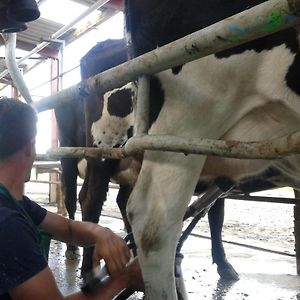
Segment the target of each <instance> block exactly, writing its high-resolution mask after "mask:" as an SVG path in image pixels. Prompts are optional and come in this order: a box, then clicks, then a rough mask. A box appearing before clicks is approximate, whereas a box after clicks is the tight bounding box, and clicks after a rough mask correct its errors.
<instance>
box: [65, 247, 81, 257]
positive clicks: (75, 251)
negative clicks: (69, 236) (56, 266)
mask: <svg viewBox="0 0 300 300" xmlns="http://www.w3.org/2000/svg"><path fill="white" fill-rule="evenodd" d="M65 256H66V258H67V259H70V260H74V259H79V258H80V251H79V248H78V247H77V246H72V245H67V250H66V252H65Z"/></svg>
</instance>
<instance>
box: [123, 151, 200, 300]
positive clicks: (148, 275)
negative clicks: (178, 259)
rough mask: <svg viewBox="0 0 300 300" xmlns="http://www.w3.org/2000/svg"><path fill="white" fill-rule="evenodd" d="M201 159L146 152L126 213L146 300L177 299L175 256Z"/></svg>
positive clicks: (192, 156)
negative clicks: (141, 274) (134, 242)
mask: <svg viewBox="0 0 300 300" xmlns="http://www.w3.org/2000/svg"><path fill="white" fill-rule="evenodd" d="M203 161H204V160H203V158H201V157H200V156H195V155H188V156H184V155H183V154H174V153H172V154H171V153H157V152H156V153H154V151H152V152H146V154H145V157H144V161H143V165H142V169H141V172H140V174H139V177H138V180H137V183H136V184H135V187H134V189H133V191H132V193H131V195H130V198H129V202H128V205H127V212H128V217H129V220H130V223H131V225H132V227H133V234H134V238H135V241H136V244H137V247H138V256H139V261H140V264H141V269H142V273H143V277H144V281H145V289H146V291H145V297H146V299H156V300H162V299H164V300H174V299H178V297H177V294H176V288H175V275H174V264H175V252H176V245H177V242H178V238H179V235H180V233H181V230H182V220H183V216H184V213H185V211H186V207H187V204H188V202H189V200H190V198H191V196H192V194H193V191H194V189H195V186H196V181H197V179H198V177H199V170H200V169H201V167H202V164H203Z"/></svg>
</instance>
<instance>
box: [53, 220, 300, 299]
mask: <svg viewBox="0 0 300 300" xmlns="http://www.w3.org/2000/svg"><path fill="white" fill-rule="evenodd" d="M101 225H104V226H108V227H110V228H111V229H112V230H114V231H115V232H116V233H120V234H121V233H122V231H123V223H122V221H120V220H117V219H113V218H108V217H104V216H102V217H101ZM225 247H226V253H227V258H228V260H229V261H230V262H231V264H232V265H233V266H234V268H235V270H236V271H237V272H238V273H239V275H240V280H239V281H237V282H225V281H223V280H221V279H220V278H219V275H218V274H217V270H216V266H215V265H212V263H211V256H210V241H209V240H206V239H203V238H196V237H193V236H190V237H189V238H188V240H187V241H186V242H185V244H184V247H183V254H184V259H183V262H182V270H183V275H184V278H185V283H186V289H187V291H188V295H189V299H190V300H199V299H217V300H244V299H245V300H260V299H263V300H269V299H270V300H274V299H276V300H279V299H280V300H287V299H300V276H298V275H296V263H295V258H294V257H290V256H285V255H280V254H273V253H268V252H264V251H258V250H253V249H248V248H244V247H241V246H236V245H231V244H226V245H225ZM65 249H66V246H65V245H64V244H62V243H59V242H56V241H52V245H51V253H50V258H49V265H50V268H51V269H52V271H53V273H54V276H55V278H56V280H57V283H58V286H59V288H60V290H61V291H62V293H63V294H65V295H68V294H70V293H73V292H76V291H78V290H79V287H80V283H81V279H80V264H81V261H80V259H79V260H67V259H66V258H65V256H64V252H65ZM130 299H142V294H141V293H137V294H135V295H133V296H132V297H130Z"/></svg>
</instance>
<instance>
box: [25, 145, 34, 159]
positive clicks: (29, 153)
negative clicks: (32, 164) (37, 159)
mask: <svg viewBox="0 0 300 300" xmlns="http://www.w3.org/2000/svg"><path fill="white" fill-rule="evenodd" d="M24 150H25V155H26V156H27V157H30V156H32V151H33V148H32V142H29V143H27V144H26V145H25V147H24Z"/></svg>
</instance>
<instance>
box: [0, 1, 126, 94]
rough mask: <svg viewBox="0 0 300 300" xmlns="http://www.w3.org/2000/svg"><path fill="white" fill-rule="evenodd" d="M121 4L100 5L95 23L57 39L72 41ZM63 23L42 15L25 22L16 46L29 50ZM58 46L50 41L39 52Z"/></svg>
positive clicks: (2, 66)
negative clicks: (25, 28)
mask: <svg viewBox="0 0 300 300" xmlns="http://www.w3.org/2000/svg"><path fill="white" fill-rule="evenodd" d="M46 1H50V2H51V1H53V0H40V1H38V4H39V5H41V4H42V3H45V2H46ZM70 1H73V2H76V3H80V4H84V5H86V6H87V8H88V7H90V6H92V5H93V4H94V3H96V2H97V1H96V0H70ZM54 2H55V1H53V3H54ZM122 4H123V0H110V1H109V2H108V3H106V4H105V5H104V6H103V7H101V8H100V9H99V11H100V12H101V14H99V18H98V19H96V20H95V23H94V24H92V26H91V24H90V23H89V28H88V27H87V28H85V29H84V30H80V31H79V32H78V30H77V31H76V28H75V27H74V28H72V29H70V30H68V32H67V33H65V34H64V35H63V36H60V37H59V39H60V40H62V39H63V40H65V41H66V44H68V42H71V41H74V39H76V38H78V37H79V36H81V35H82V34H84V33H85V31H86V30H90V29H91V28H92V27H93V26H97V25H99V24H100V23H102V22H103V21H105V20H107V19H108V18H109V17H111V16H113V15H115V14H116V13H118V12H119V11H120V10H121V9H122ZM55 5H56V4H55ZM55 8H56V9H59V7H55ZM69 13H70V12H69ZM65 25H66V24H60V23H57V22H54V21H52V20H49V19H45V18H43V17H40V18H39V19H37V20H35V21H33V22H30V23H27V26H28V29H27V30H25V31H23V32H19V33H18V34H17V48H20V49H23V50H26V51H30V50H32V49H33V48H35V47H36V46H37V45H39V44H40V43H41V42H44V41H49V39H50V38H51V36H53V34H55V33H56V32H57V31H58V30H60V29H61V28H63V27H64V26H65ZM3 45H4V40H3V39H2V37H1V36H0V47H1V46H3ZM58 47H59V44H57V43H51V44H49V45H48V46H47V48H45V49H44V50H42V51H41V52H40V53H41V54H43V55H46V56H47V54H50V53H51V50H52V52H53V50H57V49H58ZM35 56H37V55H35ZM4 70H6V66H5V61H4V59H3V58H2V59H0V74H1V73H2V72H3V71H4ZM0 80H1V81H2V83H3V82H5V81H7V80H10V77H9V75H6V76H5V77H4V78H2V79H1V78H0ZM1 88H3V84H2V86H1V84H0V89H1Z"/></svg>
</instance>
